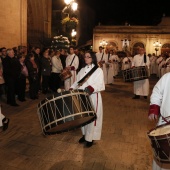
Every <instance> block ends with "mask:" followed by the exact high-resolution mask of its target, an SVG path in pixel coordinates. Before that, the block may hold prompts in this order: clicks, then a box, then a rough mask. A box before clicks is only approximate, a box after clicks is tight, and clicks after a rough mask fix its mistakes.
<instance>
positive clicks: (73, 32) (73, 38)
mask: <svg viewBox="0 0 170 170" xmlns="http://www.w3.org/2000/svg"><path fill="white" fill-rule="evenodd" d="M76 34H77V32H76V31H75V29H72V32H71V37H72V39H71V44H72V45H76V38H75V37H76Z"/></svg>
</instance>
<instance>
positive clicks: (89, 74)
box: [77, 66, 98, 86]
mask: <svg viewBox="0 0 170 170" xmlns="http://www.w3.org/2000/svg"><path fill="white" fill-rule="evenodd" d="M97 68H98V66H94V67H93V68H92V69H91V70H90V71H89V72H88V73H87V74H86V75H85V76H84V77H83V78H82V79H81V80H80V81H78V82H77V83H78V85H79V86H82V85H83V84H84V83H85V82H86V81H87V80H88V79H89V77H90V76H91V75H92V74H93V73H94V72H95V71H96V70H97Z"/></svg>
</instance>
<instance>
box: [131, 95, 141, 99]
mask: <svg viewBox="0 0 170 170" xmlns="http://www.w3.org/2000/svg"><path fill="white" fill-rule="evenodd" d="M132 99H140V96H139V95H135V96H134V97H132Z"/></svg>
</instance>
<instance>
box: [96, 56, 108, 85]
mask: <svg viewBox="0 0 170 170" xmlns="http://www.w3.org/2000/svg"><path fill="white" fill-rule="evenodd" d="M96 58H97V62H100V61H101V60H102V61H104V64H103V67H102V70H103V75H104V82H105V84H109V83H108V68H107V67H106V64H107V63H108V54H106V53H96Z"/></svg>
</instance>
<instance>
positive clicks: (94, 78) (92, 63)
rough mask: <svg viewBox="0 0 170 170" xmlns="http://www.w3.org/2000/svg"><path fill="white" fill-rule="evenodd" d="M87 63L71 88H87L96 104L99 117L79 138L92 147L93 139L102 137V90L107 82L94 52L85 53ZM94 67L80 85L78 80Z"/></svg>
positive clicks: (84, 128) (85, 127) (80, 141)
mask: <svg viewBox="0 0 170 170" xmlns="http://www.w3.org/2000/svg"><path fill="white" fill-rule="evenodd" d="M85 63H86V66H85V67H83V68H82V69H81V70H80V72H79V73H78V75H77V81H76V82H74V84H73V85H72V86H71V88H72V89H82V90H85V91H86V92H87V93H88V94H89V95H90V98H91V101H92V104H93V106H94V110H95V112H96V115H97V119H96V121H95V122H92V123H90V124H88V125H85V126H83V127H82V134H83V137H82V138H80V140H79V143H85V145H86V147H91V146H92V145H93V140H100V138H101V132H102V122H103V105H102V98H101V94H100V91H103V90H105V83H104V76H103V71H102V69H101V68H99V67H98V64H97V59H96V56H95V54H94V53H92V52H86V53H85ZM94 68H95V69H94ZM93 69H94V72H93V73H92V74H91V75H90V77H89V78H88V79H86V80H85V82H84V83H83V84H82V85H81V86H79V85H78V81H79V80H81V79H82V78H83V77H84V76H86V75H87V74H88V73H90V72H91V70H93Z"/></svg>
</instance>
